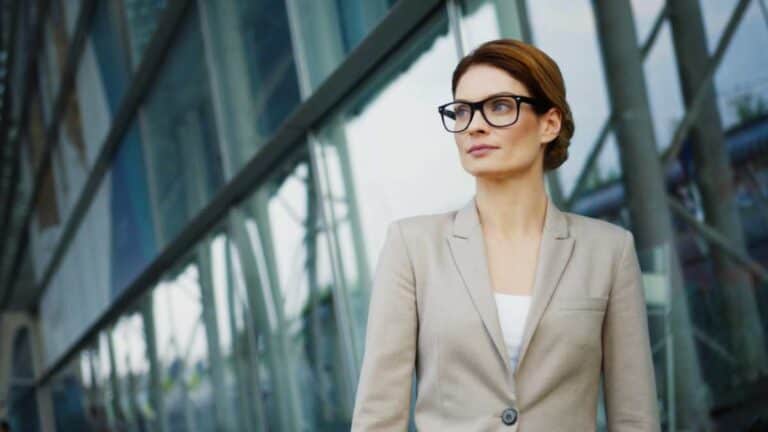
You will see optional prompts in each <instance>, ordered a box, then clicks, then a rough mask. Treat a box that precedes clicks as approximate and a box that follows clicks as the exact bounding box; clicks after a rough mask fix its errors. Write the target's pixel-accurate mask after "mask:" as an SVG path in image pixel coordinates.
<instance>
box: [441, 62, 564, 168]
mask: <svg viewBox="0 0 768 432" xmlns="http://www.w3.org/2000/svg"><path fill="white" fill-rule="evenodd" d="M500 92H509V93H514V94H516V95H520V96H528V97H530V96H531V94H530V93H529V92H528V89H527V88H526V87H525V86H524V85H523V84H522V83H521V82H520V81H518V80H516V79H515V78H513V77H512V76H511V75H510V74H509V73H507V72H506V71H504V70H503V69H499V68H497V67H495V66H491V65H485V64H476V65H472V66H470V67H469V69H467V71H466V72H465V73H464V75H462V77H461V78H460V79H459V82H458V84H457V86H456V94H455V99H457V100H458V99H462V100H467V101H471V102H476V101H479V100H482V99H485V98H487V97H488V96H490V95H493V94H496V93H500ZM559 130H560V116H559V114H558V112H557V110H556V109H555V108H551V109H550V110H549V111H548V112H547V113H544V114H542V115H538V114H537V113H536V111H535V110H534V108H533V107H532V106H531V105H530V104H527V103H521V104H520V113H519V116H518V118H517V122H515V123H514V124H512V125H511V126H506V127H501V128H499V127H494V126H491V125H489V124H488V123H487V122H486V121H485V118H483V116H482V114H481V113H480V112H479V111H475V113H474V116H473V118H472V122H471V123H470V124H469V126H468V127H467V129H466V130H464V131H463V132H459V133H456V134H454V137H455V139H456V147H457V149H458V151H459V157H460V158H461V165H462V166H463V167H464V169H465V170H466V171H467V172H469V173H470V174H472V175H473V176H475V177H487V178H495V179H501V178H505V177H510V176H515V175H518V174H521V173H526V172H529V171H531V170H533V169H537V170H540V171H541V170H542V168H541V167H542V166H543V160H544V148H545V143H547V142H549V141H551V140H553V139H554V138H555V137H557V134H558V133H559ZM478 144H486V145H489V146H493V147H494V148H493V149H491V150H487V151H480V152H472V153H470V152H469V150H470V148H471V147H472V146H475V145H478Z"/></svg>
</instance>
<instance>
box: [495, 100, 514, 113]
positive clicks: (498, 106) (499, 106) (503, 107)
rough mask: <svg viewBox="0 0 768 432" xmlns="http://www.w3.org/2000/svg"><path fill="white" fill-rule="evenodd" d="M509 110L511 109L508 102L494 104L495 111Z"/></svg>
mask: <svg viewBox="0 0 768 432" xmlns="http://www.w3.org/2000/svg"><path fill="white" fill-rule="evenodd" d="M509 108H510V107H509V104H508V103H506V102H494V104H493V109H494V111H505V110H508V109H509Z"/></svg>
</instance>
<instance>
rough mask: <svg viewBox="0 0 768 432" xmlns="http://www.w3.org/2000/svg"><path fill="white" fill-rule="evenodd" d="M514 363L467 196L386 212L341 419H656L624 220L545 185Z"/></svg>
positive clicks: (526, 424) (615, 431) (520, 424)
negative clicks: (547, 192)
mask: <svg viewBox="0 0 768 432" xmlns="http://www.w3.org/2000/svg"><path fill="white" fill-rule="evenodd" d="M532 295H533V298H532V301H531V308H530V310H529V313H528V317H527V321H526V325H525V330H524V336H523V344H522V348H521V354H520V359H519V363H518V367H517V368H516V369H515V370H514V371H513V370H512V367H511V365H510V362H509V359H508V358H507V350H506V349H505V345H504V339H503V337H502V331H501V327H500V324H499V320H498V316H497V311H496V302H495V299H494V296H493V289H492V287H491V283H490V278H489V274H488V266H487V261H486V256H485V248H484V239H483V235H482V230H481V225H480V224H479V217H478V213H477V206H476V202H475V197H473V198H472V199H471V200H470V201H469V202H468V203H467V204H466V205H465V206H464V207H463V208H461V209H459V210H457V211H451V212H447V213H441V214H432V215H419V216H412V217H408V218H403V219H399V220H397V221H395V222H392V223H391V224H390V225H389V226H388V228H387V235H386V240H385V242H384V245H383V247H382V249H381V252H380V255H379V259H378V262H377V265H376V270H375V273H374V280H373V286H372V289H371V299H370V304H369V313H368V322H367V326H366V344H365V354H364V357H363V363H362V369H361V373H360V377H359V381H358V386H357V393H356V396H355V399H356V400H355V407H354V414H353V418H352V431H356V432H363V431H367V432H374V431H376V432H384V431H405V430H407V424H408V418H409V406H410V403H411V390H412V388H411V385H412V376H413V371H414V369H415V371H416V375H417V385H418V387H417V392H418V396H417V398H416V404H415V413H414V420H415V424H416V427H417V429H418V430H419V431H420V432H433V431H434V432H450V431H457V432H458V431H461V432H474V431H507V432H515V431H523V432H557V431H563V432H580V431H594V430H595V428H596V414H597V401H598V388H599V386H600V374H601V372H602V373H603V374H604V381H605V406H606V414H607V419H608V430H609V431H610V432H629V431H659V430H660V426H659V414H658V406H657V401H656V382H655V377H654V369H653V363H652V360H651V352H650V345H649V337H648V327H647V315H646V309H645V297H644V293H643V290H642V285H641V274H640V267H639V263H638V259H637V254H636V250H635V244H634V237H633V235H632V233H631V232H630V231H627V230H626V229H624V228H621V227H619V226H617V225H614V224H611V223H608V222H604V221H601V220H598V219H594V218H590V217H585V216H580V215H577V214H573V213H569V212H563V211H561V210H559V209H558V208H557V207H556V206H555V205H554V204H553V203H552V201H551V199H550V198H549V197H547V210H546V216H545V222H544V230H543V235H542V239H541V246H540V248H539V257H538V264H537V268H536V273H535V282H534V288H533V294H532Z"/></svg>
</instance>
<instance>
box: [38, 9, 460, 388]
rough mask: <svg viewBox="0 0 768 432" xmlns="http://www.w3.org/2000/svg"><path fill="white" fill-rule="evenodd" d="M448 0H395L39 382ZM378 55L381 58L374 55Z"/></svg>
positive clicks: (148, 59)
mask: <svg viewBox="0 0 768 432" xmlns="http://www.w3.org/2000/svg"><path fill="white" fill-rule="evenodd" d="M86 1H94V0H86ZM191 1H193V0H176V1H172V2H170V4H169V5H168V9H167V10H166V11H165V12H164V13H163V17H162V18H161V20H160V24H159V25H158V28H157V30H156V33H155V35H154V36H153V38H152V40H151V42H150V44H149V46H148V48H147V51H146V53H145V55H144V58H143V60H142V62H141V65H140V66H139V69H138V71H137V73H136V74H135V75H134V78H133V80H132V82H131V85H130V88H129V90H128V94H127V95H126V97H125V98H124V100H123V102H122V104H121V106H120V109H119V111H118V114H117V116H116V117H115V119H114V122H113V125H112V127H111V129H110V132H109V134H108V136H107V139H106V142H105V144H104V145H103V147H102V150H101V152H100V154H99V158H98V160H97V162H96V164H95V165H94V168H93V169H92V171H91V173H90V174H89V178H88V181H87V183H86V187H85V188H84V189H83V191H82V192H81V195H80V198H79V199H78V201H77V205H76V207H75V209H74V210H73V212H72V215H73V216H72V217H70V219H69V221H68V222H67V226H66V228H65V230H64V232H63V234H62V237H61V239H60V240H59V244H58V246H57V248H56V251H55V256H54V259H52V260H51V263H50V264H49V266H48V269H46V272H45V276H44V278H43V280H42V282H41V284H40V285H39V290H40V293H41V295H42V293H44V289H45V288H46V286H47V284H48V283H49V281H50V279H51V277H52V275H53V273H54V271H55V270H56V268H57V266H58V264H59V263H60V261H61V259H62V256H63V254H64V252H65V251H66V249H67V246H68V245H69V243H70V242H71V240H72V238H73V237H74V234H75V232H76V230H77V228H78V227H79V224H80V222H81V221H82V219H83V216H84V215H85V212H86V210H87V209H88V206H89V204H90V202H91V201H92V199H93V196H94V193H95V191H96V190H97V189H98V186H99V184H100V180H101V179H102V178H103V175H104V173H105V172H106V170H107V169H108V168H109V161H110V159H111V156H113V155H114V153H115V151H116V150H117V147H118V145H119V143H120V138H121V137H122V135H123V133H124V132H125V130H126V129H127V128H128V127H129V126H130V124H131V121H132V120H133V116H134V114H135V113H136V111H137V110H138V108H139V106H140V104H141V101H142V98H143V97H144V96H145V95H146V94H147V93H148V91H149V90H150V87H151V84H152V83H153V82H154V78H155V77H156V75H157V72H158V71H159V69H160V68H159V66H160V65H161V63H162V60H163V59H164V58H165V54H166V52H167V50H168V49H169V48H170V46H171V42H172V39H173V36H175V35H176V33H178V29H179V28H180V23H181V20H182V18H183V15H184V13H183V12H184V11H185V10H186V8H187V6H189V4H190V3H191ZM444 2H445V0H400V1H399V2H398V3H396V4H395V5H394V6H393V7H392V9H391V10H390V11H389V13H388V14H387V16H386V17H384V18H383V20H382V21H381V22H380V23H379V25H378V26H377V27H376V28H375V29H373V30H372V31H371V33H369V35H368V37H366V39H364V40H363V41H361V42H360V44H359V45H358V46H357V47H356V48H355V49H354V50H353V51H352V52H351V53H350V54H349V55H348V56H347V57H346V59H344V61H343V62H342V63H341V64H340V65H339V67H338V68H337V69H336V70H334V72H333V73H332V74H331V75H330V76H329V77H328V78H327V79H326V80H325V81H324V82H323V83H322V84H321V85H320V86H319V87H318V88H317V89H316V91H315V92H314V93H313V94H312V95H311V96H310V97H309V98H307V99H306V100H305V101H303V103H301V105H299V106H298V107H297V108H296V109H295V110H294V111H293V113H292V114H291V115H290V116H289V117H288V118H287V119H286V120H285V121H284V123H283V125H282V126H281V127H280V128H279V129H278V130H277V132H276V133H275V135H274V136H273V137H272V138H270V139H269V140H268V141H267V142H266V143H265V144H264V145H263V146H262V147H261V148H260V149H259V150H257V151H256V153H255V154H254V155H253V156H252V157H251V158H250V160H249V161H248V162H247V163H246V164H245V165H244V166H243V167H242V168H241V169H240V170H239V172H238V173H236V174H235V175H234V176H233V177H232V179H231V180H230V181H229V182H228V183H227V184H226V185H224V186H223V187H222V188H221V189H220V190H219V192H218V193H217V194H216V196H214V198H213V199H212V200H211V201H210V202H209V203H208V204H207V205H206V206H205V207H204V208H203V209H202V210H201V211H199V212H198V213H197V214H196V215H195V216H194V217H193V218H192V219H191V220H190V221H189V222H188V223H187V225H186V226H185V227H184V229H183V230H182V231H181V232H180V233H179V234H178V236H177V237H176V238H175V239H173V240H172V241H170V242H169V243H168V244H167V245H166V246H165V247H164V248H163V250H162V251H161V252H160V253H159V254H158V255H157V256H156V257H155V259H154V260H153V261H152V262H151V263H150V264H149V265H148V266H147V268H146V269H145V270H144V271H143V272H142V273H141V274H140V275H139V276H138V277H137V278H136V279H135V280H134V281H133V282H132V283H131V284H130V285H129V286H127V287H126V288H125V289H124V290H123V291H122V293H121V294H120V295H119V296H118V297H117V298H116V299H115V300H114V301H113V302H112V303H111V304H110V306H109V307H108V308H107V310H105V311H104V312H103V313H102V314H101V315H100V316H99V318H97V319H96V320H95V321H94V322H93V323H92V324H91V325H90V326H89V327H88V328H87V330H86V331H85V332H83V334H82V335H81V336H80V337H79V338H78V339H77V340H76V341H75V343H73V344H72V345H71V346H70V347H69V349H68V350H67V351H66V352H65V353H64V354H63V355H61V356H59V358H58V359H57V360H56V361H54V362H53V363H52V364H51V365H50V366H48V367H47V368H46V369H45V370H44V371H43V373H42V374H40V376H39V377H38V379H37V383H38V385H45V384H47V383H48V381H49V380H50V379H51V378H52V377H53V376H54V375H55V374H56V373H57V372H58V371H59V370H61V369H62V368H63V367H64V366H65V365H66V364H68V362H69V361H71V360H72V359H73V358H74V357H75V356H76V355H77V354H78V353H79V352H80V350H81V349H82V348H84V347H86V346H87V345H88V343H89V342H90V341H91V340H92V339H93V338H94V337H95V336H96V335H97V334H98V333H99V331H101V330H102V329H103V328H104V327H105V326H107V325H109V324H110V323H111V322H113V321H114V320H116V319H117V318H119V316H120V315H121V314H122V312H123V310H124V309H125V308H126V307H128V306H129V305H130V304H131V303H132V302H134V301H135V300H136V299H137V298H139V297H140V296H141V295H143V294H144V293H145V292H147V291H148V290H150V289H151V288H152V286H153V284H154V283H155V282H156V281H157V280H159V279H160V278H161V277H162V276H163V275H164V274H165V272H166V271H167V269H168V268H170V267H172V266H173V264H174V263H175V262H177V259H179V258H180V257H182V256H184V255H185V254H187V253H189V250H190V249H191V248H193V247H195V246H196V245H197V243H198V242H199V241H200V240H202V239H203V238H205V236H206V235H207V234H208V233H209V230H210V229H211V228H212V227H214V226H216V225H217V224H219V223H221V221H222V220H223V218H224V217H225V216H226V215H227V212H228V211H229V210H230V208H232V207H234V206H237V205H238V204H239V203H240V202H241V201H242V200H243V199H245V198H247V197H248V196H250V194H251V192H252V191H253V190H254V189H255V188H256V187H257V186H258V184H260V183H261V182H262V181H263V180H265V179H267V178H268V176H269V175H270V174H271V173H272V168H273V167H274V166H276V165H278V164H279V163H280V161H281V160H283V158H285V157H290V155H292V154H293V152H294V150H295V149H296V148H297V147H299V146H303V145H305V141H306V135H307V133H308V132H309V131H310V129H311V127H313V126H314V125H316V124H317V123H319V122H322V121H323V120H324V119H325V118H326V117H327V116H328V115H329V114H330V113H331V111H332V110H333V108H334V107H336V106H337V105H338V104H339V103H340V102H341V101H342V100H343V99H345V98H346V97H347V96H348V95H350V94H351V93H352V92H353V91H354V89H355V88H356V87H357V86H358V84H360V83H362V82H363V81H364V80H365V79H366V77H367V76H368V75H369V74H370V73H371V72H372V71H373V70H374V69H376V68H377V67H378V66H379V65H380V64H382V63H383V62H385V61H386V60H387V58H388V57H389V55H390V54H392V53H393V52H395V51H396V50H397V48H399V47H400V46H401V44H402V42H403V41H404V40H406V39H407V38H408V37H409V36H410V35H412V34H414V33H416V32H417V31H418V30H419V28H420V27H421V24H422V23H424V22H425V21H427V20H428V19H429V18H430V17H431V16H432V14H433V13H434V12H436V11H437V10H438V9H439V8H440V7H442V6H444ZM371 59H374V60H373V61H371Z"/></svg>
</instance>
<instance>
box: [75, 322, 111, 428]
mask: <svg viewBox="0 0 768 432" xmlns="http://www.w3.org/2000/svg"><path fill="white" fill-rule="evenodd" d="M107 337H108V336H107V334H106V333H101V334H100V335H99V337H98V338H97V341H96V343H94V344H93V346H92V347H89V348H87V349H85V350H83V352H82V353H81V354H80V369H81V373H82V377H83V387H84V393H85V408H86V413H87V416H88V422H89V424H90V426H91V428H92V429H93V430H94V431H113V430H118V429H117V427H116V425H117V419H116V412H115V409H114V405H113V404H112V403H111V402H112V401H113V399H114V395H113V393H112V386H111V385H110V383H113V382H115V381H114V380H112V379H111V378H112V375H111V370H112V368H111V365H110V361H111V360H110V356H109V348H108V347H107Z"/></svg>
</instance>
